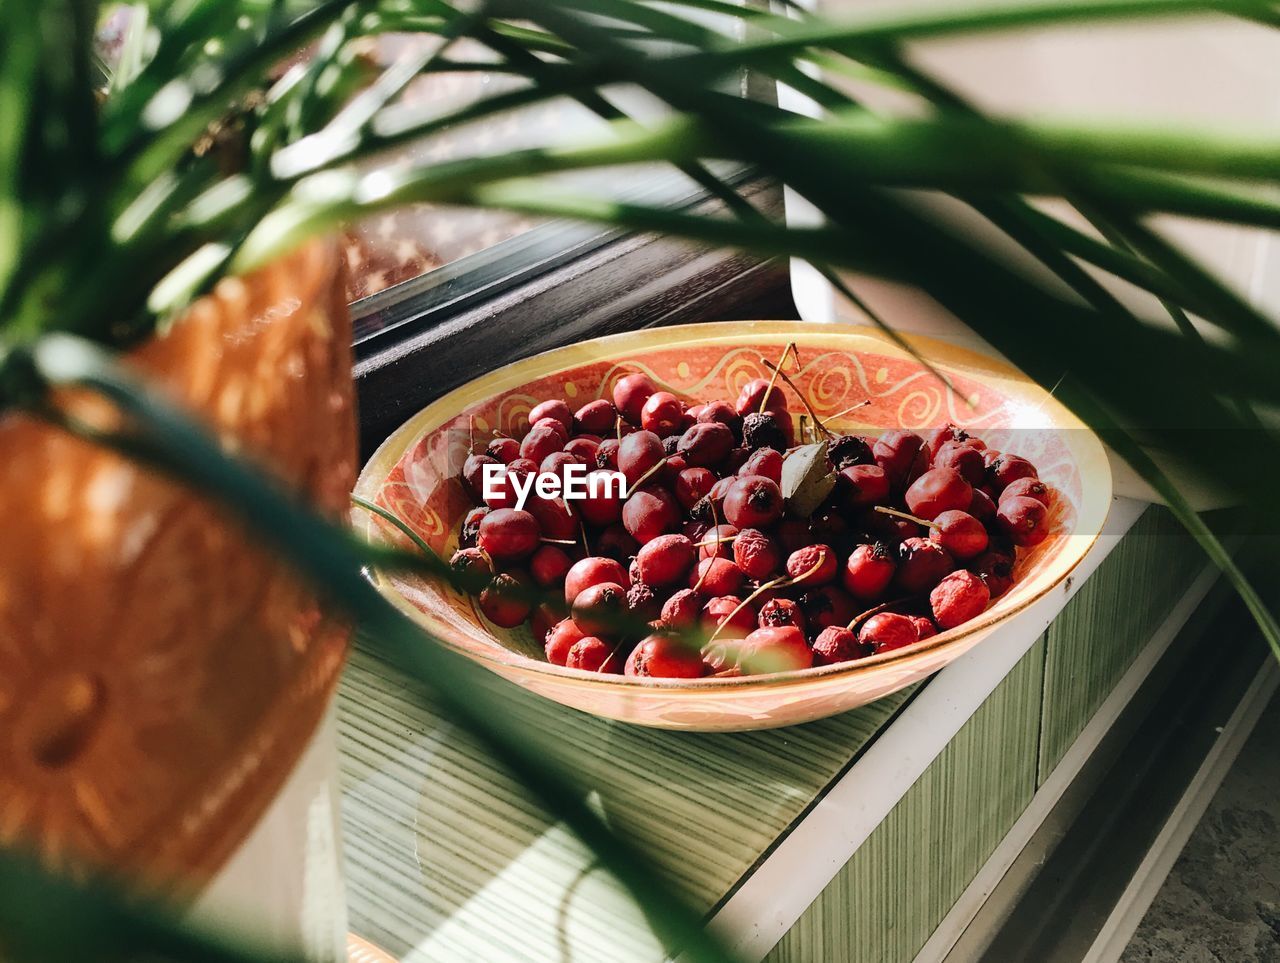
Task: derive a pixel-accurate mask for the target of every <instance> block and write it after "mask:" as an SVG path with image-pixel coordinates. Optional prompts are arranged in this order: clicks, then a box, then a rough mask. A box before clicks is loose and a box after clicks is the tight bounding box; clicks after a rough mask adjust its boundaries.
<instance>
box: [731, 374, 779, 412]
mask: <svg viewBox="0 0 1280 963" xmlns="http://www.w3.org/2000/svg"><path fill="white" fill-rule="evenodd" d="M765 392H768V395H769V397H768V400H767V401H765V400H764V399H765ZM762 402H763V404H762ZM762 408H765V409H769V410H770V411H786V410H787V398H786V395H784V394H783V393H782V385H780V384H775V385H774V386H773V387H772V388H770V387H769V381H768V379H767V378H755V379H754V380H752V381H748V382H747V383H746V384H745V385H743V386H742V390H741V391H740V392H738V400H737V401H736V402H735V403H734V406H733V409H734V411H736V412H737V413H738V414H739V415H740V416H742V417H743V418H746V417H747V415H750V414H752V413H754V412H757V411H760V410H761V409H762Z"/></svg>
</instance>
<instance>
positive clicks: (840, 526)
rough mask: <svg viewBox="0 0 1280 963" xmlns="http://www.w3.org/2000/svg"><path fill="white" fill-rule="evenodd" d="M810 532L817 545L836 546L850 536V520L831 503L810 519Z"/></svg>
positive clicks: (823, 506)
mask: <svg viewBox="0 0 1280 963" xmlns="http://www.w3.org/2000/svg"><path fill="white" fill-rule="evenodd" d="M809 531H810V532H812V533H813V541H814V543H815V544H826V545H835V544H837V543H842V542H843V541H844V540H845V539H846V538H847V537H848V536H849V519H848V518H847V517H846V513H845V512H843V511H839V510H837V509H836V507H835V506H833V505H831V504H830V503H829V502H828V503H827V504H825V505H820V506H819V507H818V510H817V511H816V512H814V514H813V515H812V516H811V517H810V518H809Z"/></svg>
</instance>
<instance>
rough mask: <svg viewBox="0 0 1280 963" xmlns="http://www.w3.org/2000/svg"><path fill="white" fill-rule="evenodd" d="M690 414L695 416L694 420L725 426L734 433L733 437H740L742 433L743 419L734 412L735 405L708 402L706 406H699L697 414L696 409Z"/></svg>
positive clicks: (722, 402) (724, 402) (725, 402)
mask: <svg viewBox="0 0 1280 963" xmlns="http://www.w3.org/2000/svg"><path fill="white" fill-rule="evenodd" d="M689 414H691V415H693V420H694V421H698V422H703V423H709V422H717V423H719V424H722V425H724V426H725V427H726V428H728V429H729V431H730V432H732V434H733V436H734V437H735V438H736V437H738V435H739V433H741V431H742V418H741V416H739V415H738V413H737V412H736V411H734V410H733V405H731V404H729V402H727V401H708V402H707V403H706V404H705V405H699V406H698V410H697V413H696V414H695V413H694V409H692V408H690V409H689Z"/></svg>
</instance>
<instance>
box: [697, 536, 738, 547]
mask: <svg viewBox="0 0 1280 963" xmlns="http://www.w3.org/2000/svg"><path fill="white" fill-rule="evenodd" d="M737 537H738V536H737V535H721V536H720V537H718V538H705V539H703V540H702V541H700V542H694V543H693V547H694V548H706V547H707V546H708V545H719V544H720V543H721V542H732V541H733V540H734V539H735V538H737Z"/></svg>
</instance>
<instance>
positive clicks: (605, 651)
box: [565, 635, 622, 673]
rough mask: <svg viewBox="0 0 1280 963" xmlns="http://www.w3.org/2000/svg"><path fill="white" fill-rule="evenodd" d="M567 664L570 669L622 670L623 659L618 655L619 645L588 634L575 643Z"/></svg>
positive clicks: (590, 670)
mask: <svg viewBox="0 0 1280 963" xmlns="http://www.w3.org/2000/svg"><path fill="white" fill-rule="evenodd" d="M565 665H567V666H568V667H569V668H570V669H582V670H583V671H585V672H619V673H620V672H622V659H620V658H619V657H618V647H617V646H616V645H610V644H609V643H608V642H606V641H605V640H604V639H601V638H598V637H596V636H594V635H588V636H586V637H584V638H581V639H579V640H578V641H577V642H575V643H573V648H571V649H570V650H569V658H568V659H566V660H565Z"/></svg>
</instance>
